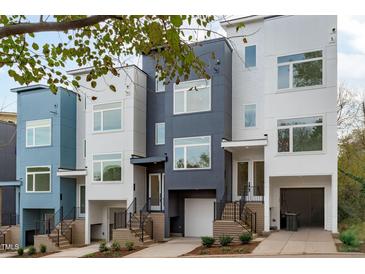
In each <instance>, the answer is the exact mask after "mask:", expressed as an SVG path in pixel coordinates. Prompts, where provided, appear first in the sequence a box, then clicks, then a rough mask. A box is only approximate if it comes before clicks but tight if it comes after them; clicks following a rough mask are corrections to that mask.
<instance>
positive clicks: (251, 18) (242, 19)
mask: <svg viewBox="0 0 365 274" xmlns="http://www.w3.org/2000/svg"><path fill="white" fill-rule="evenodd" d="M280 16H283V15H249V16H243V17H239V18H234V19H230V20H223V21H220V22H219V23H220V25H221V26H222V27H227V26H229V25H236V24H239V23H252V22H255V21H259V20H267V19H271V18H274V17H280Z"/></svg>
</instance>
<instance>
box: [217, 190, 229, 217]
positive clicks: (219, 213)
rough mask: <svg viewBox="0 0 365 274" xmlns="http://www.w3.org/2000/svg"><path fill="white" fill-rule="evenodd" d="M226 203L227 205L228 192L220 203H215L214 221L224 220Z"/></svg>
mask: <svg viewBox="0 0 365 274" xmlns="http://www.w3.org/2000/svg"><path fill="white" fill-rule="evenodd" d="M226 203H227V195H226V192H224V193H223V196H222V198H221V199H220V201H219V202H214V220H222V216H223V212H224V208H225V206H226Z"/></svg>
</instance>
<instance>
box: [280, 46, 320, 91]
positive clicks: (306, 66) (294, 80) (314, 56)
mask: <svg viewBox="0 0 365 274" xmlns="http://www.w3.org/2000/svg"><path fill="white" fill-rule="evenodd" d="M277 62H278V89H289V88H301V87H309V86H318V85H322V83H323V54H322V51H321V50H318V51H311V52H306V53H300V54H293V55H287V56H281V57H278V59H277Z"/></svg>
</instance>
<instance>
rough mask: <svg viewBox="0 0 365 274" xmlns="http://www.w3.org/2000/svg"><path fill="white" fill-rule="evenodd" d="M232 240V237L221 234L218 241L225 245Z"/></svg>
mask: <svg viewBox="0 0 365 274" xmlns="http://www.w3.org/2000/svg"><path fill="white" fill-rule="evenodd" d="M232 241H233V237H231V236H228V235H222V236H220V237H219V243H220V245H221V246H227V245H229V244H230V243H232Z"/></svg>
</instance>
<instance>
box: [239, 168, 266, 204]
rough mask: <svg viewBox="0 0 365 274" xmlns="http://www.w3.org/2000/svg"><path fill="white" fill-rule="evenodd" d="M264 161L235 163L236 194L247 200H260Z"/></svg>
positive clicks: (262, 187) (262, 191) (262, 188)
mask: <svg viewBox="0 0 365 274" xmlns="http://www.w3.org/2000/svg"><path fill="white" fill-rule="evenodd" d="M264 178H265V175H264V162H263V161H246V162H238V163H237V196H238V197H242V196H244V197H245V199H246V200H247V201H261V200H262V197H263V196H264Z"/></svg>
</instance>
